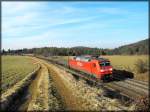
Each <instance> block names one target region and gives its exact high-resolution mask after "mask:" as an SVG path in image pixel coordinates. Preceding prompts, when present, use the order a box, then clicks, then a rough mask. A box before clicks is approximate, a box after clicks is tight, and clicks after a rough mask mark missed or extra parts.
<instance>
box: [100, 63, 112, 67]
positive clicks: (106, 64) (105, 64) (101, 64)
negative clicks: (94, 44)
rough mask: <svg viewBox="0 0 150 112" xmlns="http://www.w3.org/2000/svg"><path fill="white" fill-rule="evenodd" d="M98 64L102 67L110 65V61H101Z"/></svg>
mask: <svg viewBox="0 0 150 112" xmlns="http://www.w3.org/2000/svg"><path fill="white" fill-rule="evenodd" d="M100 66H101V67H103V66H110V62H102V63H100Z"/></svg>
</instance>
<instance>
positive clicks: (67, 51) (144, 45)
mask: <svg viewBox="0 0 150 112" xmlns="http://www.w3.org/2000/svg"><path fill="white" fill-rule="evenodd" d="M148 41H149V39H145V40H142V41H139V42H137V43H133V44H129V45H125V46H121V47H118V48H115V49H102V48H90V47H83V46H79V47H71V48H65V47H61V48H58V47H42V48H32V49H26V48H24V49H18V50H11V49H8V51H5V50H4V49H3V50H2V51H1V53H2V54H12V55H13V54H18V55H21V54H35V55H44V56H54V55H57V56H66V55H72V56H75V55H87V54H88V55H135V54H137V55H139V54H148V51H149V44H148Z"/></svg>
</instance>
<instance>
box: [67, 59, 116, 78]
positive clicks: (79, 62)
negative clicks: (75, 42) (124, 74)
mask: <svg viewBox="0 0 150 112" xmlns="http://www.w3.org/2000/svg"><path fill="white" fill-rule="evenodd" d="M68 64H69V67H71V68H73V69H76V70H79V71H82V72H85V73H88V74H91V75H93V76H95V77H96V78H98V79H101V80H104V79H107V78H108V77H109V78H110V77H112V70H113V68H112V66H111V64H110V61H109V60H108V59H105V58H101V57H92V56H76V57H74V58H72V59H69V63H68Z"/></svg>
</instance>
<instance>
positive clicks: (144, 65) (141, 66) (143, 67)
mask: <svg viewBox="0 0 150 112" xmlns="http://www.w3.org/2000/svg"><path fill="white" fill-rule="evenodd" d="M135 68H136V71H137V72H138V73H145V72H147V71H148V69H149V67H148V61H147V60H142V59H138V60H137V61H136V62H135Z"/></svg>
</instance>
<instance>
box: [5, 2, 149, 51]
mask: <svg viewBox="0 0 150 112" xmlns="http://www.w3.org/2000/svg"><path fill="white" fill-rule="evenodd" d="M146 38H148V2H2V48H4V49H8V48H10V49H20V48H33V47H45V46H47V47H49V46H57V47H73V46H88V47H98V48H115V47H118V46H121V45H124V44H129V43H133V42H136V41H139V40H143V39H146Z"/></svg>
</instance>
